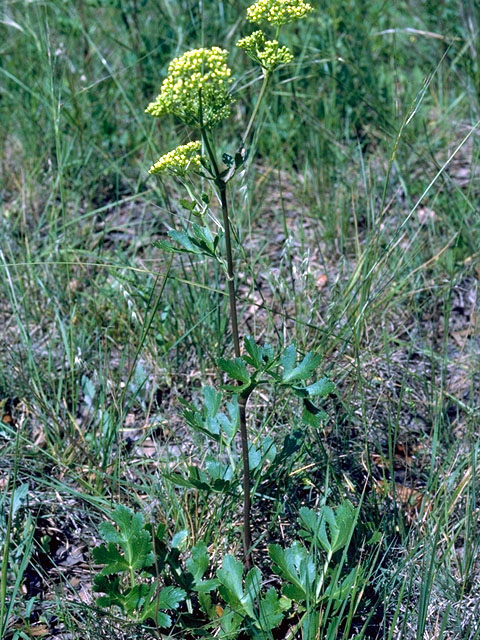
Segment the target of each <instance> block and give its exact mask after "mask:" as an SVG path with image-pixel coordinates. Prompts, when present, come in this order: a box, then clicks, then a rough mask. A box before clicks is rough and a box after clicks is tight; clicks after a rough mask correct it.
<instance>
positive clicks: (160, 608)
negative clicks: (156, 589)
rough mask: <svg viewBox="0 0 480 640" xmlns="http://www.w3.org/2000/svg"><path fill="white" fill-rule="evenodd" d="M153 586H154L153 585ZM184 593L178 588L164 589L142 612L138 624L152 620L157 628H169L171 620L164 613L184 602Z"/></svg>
mask: <svg viewBox="0 0 480 640" xmlns="http://www.w3.org/2000/svg"><path fill="white" fill-rule="evenodd" d="M153 586H154V585H153ZM185 596H186V593H185V591H184V590H183V589H179V588H178V587H164V588H163V589H162V590H161V591H160V593H159V594H158V595H157V596H156V597H155V598H153V600H151V601H150V602H149V603H148V604H147V605H146V606H145V607H144V608H143V610H142V614H141V618H140V620H139V621H140V622H143V621H145V620H154V621H155V622H156V623H157V625H158V626H159V627H170V626H171V624H172V619H171V618H170V616H169V615H167V614H166V613H164V611H165V610H168V609H176V608H177V607H178V605H179V604H180V602H183V600H185Z"/></svg>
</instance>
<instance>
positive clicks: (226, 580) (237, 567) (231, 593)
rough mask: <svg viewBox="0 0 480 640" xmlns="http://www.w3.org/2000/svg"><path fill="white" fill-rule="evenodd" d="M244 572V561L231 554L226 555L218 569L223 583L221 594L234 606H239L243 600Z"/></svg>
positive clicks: (219, 577) (218, 575)
mask: <svg viewBox="0 0 480 640" xmlns="http://www.w3.org/2000/svg"><path fill="white" fill-rule="evenodd" d="M242 574H243V565H242V563H241V562H239V561H238V560H236V559H235V558H234V557H233V556H231V555H226V556H225V557H224V559H223V563H222V567H221V568H220V569H218V570H217V578H218V579H219V580H220V583H221V585H222V588H221V591H220V592H221V595H222V597H223V599H224V600H225V602H227V604H229V605H230V606H231V607H233V608H237V607H238V606H239V605H240V604H241V602H242V598H243V586H242Z"/></svg>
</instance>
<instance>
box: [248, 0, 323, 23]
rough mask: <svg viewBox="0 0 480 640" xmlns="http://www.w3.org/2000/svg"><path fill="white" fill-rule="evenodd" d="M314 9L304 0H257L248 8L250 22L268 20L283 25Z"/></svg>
mask: <svg viewBox="0 0 480 640" xmlns="http://www.w3.org/2000/svg"><path fill="white" fill-rule="evenodd" d="M311 11H313V7H312V6H311V5H310V4H309V3H308V2H304V0H257V2H255V4H252V5H251V6H250V7H248V9H247V19H248V20H250V22H261V21H262V20H266V21H267V22H270V24H274V25H277V26H281V25H282V24H287V22H294V21H295V20H300V19H301V18H304V17H305V16H306V15H307V14H309V13H310V12H311Z"/></svg>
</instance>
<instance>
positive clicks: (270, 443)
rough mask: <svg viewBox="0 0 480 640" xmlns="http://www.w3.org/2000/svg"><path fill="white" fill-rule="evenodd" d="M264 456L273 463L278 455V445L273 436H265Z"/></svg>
mask: <svg viewBox="0 0 480 640" xmlns="http://www.w3.org/2000/svg"><path fill="white" fill-rule="evenodd" d="M262 457H263V458H265V460H268V462H270V463H272V462H273V461H274V460H275V458H276V457H277V447H276V446H275V442H274V440H273V438H272V437H271V436H265V438H264V439H263V442H262Z"/></svg>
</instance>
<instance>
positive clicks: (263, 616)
mask: <svg viewBox="0 0 480 640" xmlns="http://www.w3.org/2000/svg"><path fill="white" fill-rule="evenodd" d="M281 600H283V598H282V599H280V598H279V597H278V594H277V592H276V591H275V589H274V588H273V587H270V589H269V590H268V591H267V593H266V595H265V597H264V598H262V599H261V600H260V604H259V608H258V622H259V626H260V629H261V630H262V631H272V629H275V628H276V627H277V626H278V625H279V624H280V622H281V621H282V620H283V613H282V608H283V602H282V601H281Z"/></svg>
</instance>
